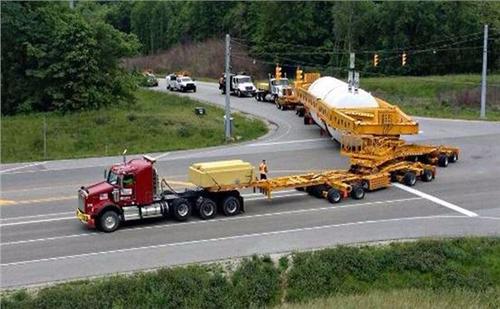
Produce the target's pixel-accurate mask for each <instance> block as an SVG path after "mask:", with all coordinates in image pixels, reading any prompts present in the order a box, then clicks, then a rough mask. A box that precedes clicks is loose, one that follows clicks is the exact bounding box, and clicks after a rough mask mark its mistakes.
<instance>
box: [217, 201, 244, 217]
mask: <svg viewBox="0 0 500 309" xmlns="http://www.w3.org/2000/svg"><path fill="white" fill-rule="evenodd" d="M240 208H241V204H240V200H239V199H238V198H237V197H235V196H228V197H226V198H225V199H224V201H223V202H222V212H223V213H224V215H225V216H228V217H229V216H234V215H237V214H238V213H239V212H240Z"/></svg>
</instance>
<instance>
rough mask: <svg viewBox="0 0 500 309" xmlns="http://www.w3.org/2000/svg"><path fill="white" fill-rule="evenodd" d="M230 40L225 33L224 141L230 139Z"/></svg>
mask: <svg viewBox="0 0 500 309" xmlns="http://www.w3.org/2000/svg"><path fill="white" fill-rule="evenodd" d="M230 40H231V38H230V37H229V34H226V85H225V87H226V108H225V111H226V115H225V117H224V129H225V130H224V131H225V135H226V141H230V140H231V102H230V98H229V91H230V83H231V77H230V72H229V71H230V70H229V57H230Z"/></svg>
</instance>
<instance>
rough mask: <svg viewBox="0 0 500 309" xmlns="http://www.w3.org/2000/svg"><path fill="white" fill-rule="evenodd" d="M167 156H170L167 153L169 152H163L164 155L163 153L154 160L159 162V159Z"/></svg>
mask: <svg viewBox="0 0 500 309" xmlns="http://www.w3.org/2000/svg"><path fill="white" fill-rule="evenodd" d="M169 154H170V151H169V152H165V153H163V154H161V155H159V156H157V157H156V158H155V159H156V160H159V159H161V158H163V157H166V156H168V155H169Z"/></svg>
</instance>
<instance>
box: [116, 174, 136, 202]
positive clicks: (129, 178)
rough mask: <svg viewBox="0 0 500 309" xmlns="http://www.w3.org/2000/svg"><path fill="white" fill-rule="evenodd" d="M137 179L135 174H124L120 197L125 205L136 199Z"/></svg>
mask: <svg viewBox="0 0 500 309" xmlns="http://www.w3.org/2000/svg"><path fill="white" fill-rule="evenodd" d="M135 192H136V181H135V176H134V175H133V174H126V175H123V178H122V188H121V190H120V199H121V200H122V201H123V204H124V205H131V204H132V203H133V202H134V201H135Z"/></svg>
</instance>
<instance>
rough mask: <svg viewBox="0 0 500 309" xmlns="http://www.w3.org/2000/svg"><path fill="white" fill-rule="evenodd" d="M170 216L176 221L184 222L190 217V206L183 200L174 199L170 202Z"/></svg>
mask: <svg viewBox="0 0 500 309" xmlns="http://www.w3.org/2000/svg"><path fill="white" fill-rule="evenodd" d="M172 215H173V217H174V218H175V219H176V220H177V221H186V220H187V219H188V217H189V215H191V205H190V204H189V202H188V201H187V200H186V199H184V198H176V199H175V200H174V201H173V202H172Z"/></svg>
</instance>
